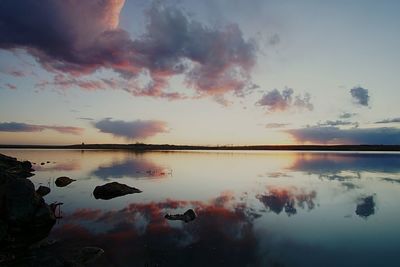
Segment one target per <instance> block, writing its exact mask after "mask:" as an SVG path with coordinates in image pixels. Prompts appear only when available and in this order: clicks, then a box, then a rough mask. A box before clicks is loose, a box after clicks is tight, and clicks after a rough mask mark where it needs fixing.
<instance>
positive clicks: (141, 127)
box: [93, 118, 168, 140]
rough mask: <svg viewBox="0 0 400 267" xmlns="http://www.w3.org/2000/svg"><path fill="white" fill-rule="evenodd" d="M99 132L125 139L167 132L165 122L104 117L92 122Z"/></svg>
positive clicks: (147, 136) (143, 137)
mask: <svg viewBox="0 0 400 267" xmlns="http://www.w3.org/2000/svg"><path fill="white" fill-rule="evenodd" d="M93 125H94V127H96V128H97V129H98V130H100V132H103V133H109V134H112V135H113V136H115V137H123V138H126V139H129V140H131V139H146V138H149V137H151V136H154V135H156V134H159V133H165V132H168V128H167V123H166V122H163V121H157V120H136V121H122V120H112V119H110V118H105V119H103V120H100V121H97V122H95V123H93Z"/></svg>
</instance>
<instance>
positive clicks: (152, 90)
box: [0, 0, 257, 99]
mask: <svg viewBox="0 0 400 267" xmlns="http://www.w3.org/2000/svg"><path fill="white" fill-rule="evenodd" d="M124 2H125V1H124V0H88V1H77V0H71V1H63V0H43V1H41V2H40V3H38V2H37V1H36V0H3V1H1V3H0V48H2V49H7V50H12V49H15V48H22V49H24V50H25V51H26V52H27V53H29V54H31V55H32V56H33V57H34V58H35V59H36V60H37V61H38V62H39V63H40V64H41V65H42V67H44V68H45V69H46V70H48V71H50V72H54V73H56V74H60V73H64V74H66V75H69V76H72V77H75V80H73V79H72V81H71V82H72V83H78V80H76V79H77V78H76V77H78V76H82V75H85V74H90V73H93V72H95V71H97V70H100V69H111V70H114V71H115V72H117V73H119V74H120V78H121V80H123V81H129V82H128V83H126V86H125V88H124V90H125V91H128V92H130V93H132V94H134V95H141V96H142V95H145V96H152V97H167V98H170V99H176V98H178V97H177V96H178V93H176V92H172V93H171V92H167V91H166V88H168V81H169V79H170V78H171V77H173V76H176V75H183V76H184V77H185V79H184V80H185V83H186V85H187V87H191V88H193V89H194V90H195V92H196V93H197V95H199V96H208V95H212V96H215V95H223V94H225V93H227V92H234V93H235V94H237V95H242V94H243V93H244V91H245V90H246V89H248V88H250V87H251V86H250V84H251V83H250V71H251V69H252V68H253V66H254V65H255V61H256V60H255V59H256V56H255V55H256V50H257V49H256V45H255V42H254V41H253V40H246V39H245V38H244V37H243V34H242V32H241V30H240V28H239V27H238V25H236V24H228V25H226V26H224V27H220V28H216V27H210V26H206V25H203V24H202V23H200V22H198V21H195V20H194V19H192V18H191V17H189V16H188V15H187V14H186V13H185V12H184V11H182V10H181V9H179V8H177V7H173V6H164V5H163V4H162V3H161V2H160V1H156V2H155V3H154V4H152V5H151V7H150V8H149V9H148V10H147V12H146V13H145V18H146V25H145V32H144V33H143V35H142V36H137V37H136V38H135V39H132V38H131V37H130V35H129V33H128V32H127V31H125V30H123V29H121V28H120V27H119V16H120V12H121V9H122V7H123V5H124ZM26 10H29V12H28V13H27V12H26ZM49 25H51V27H49ZM143 75H144V76H147V77H148V79H149V81H148V82H147V83H146V84H145V85H142V86H140V82H139V81H140V80H141V79H140V78H141V77H142V76H143ZM56 77H57V76H56ZM56 82H57V81H56ZM49 83H50V82H49ZM45 85H46V84H45ZM98 85H99V84H86V86H87V87H89V88H90V89H92V88H98V87H99V86H98ZM81 87H83V88H84V87H85V85H83V86H82V84H81ZM179 98H182V97H179Z"/></svg>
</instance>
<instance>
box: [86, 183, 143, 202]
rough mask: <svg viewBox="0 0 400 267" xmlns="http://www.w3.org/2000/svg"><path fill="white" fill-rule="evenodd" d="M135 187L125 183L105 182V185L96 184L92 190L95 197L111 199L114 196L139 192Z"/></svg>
mask: <svg viewBox="0 0 400 267" xmlns="http://www.w3.org/2000/svg"><path fill="white" fill-rule="evenodd" d="M141 192H142V191H140V190H139V189H137V188H134V187H130V186H128V185H125V184H120V183H117V182H111V183H107V184H105V185H101V186H96V188H95V189H94V191H93V195H94V197H95V198H96V199H105V200H108V199H112V198H115V197H120V196H124V195H127V194H134V193H141Z"/></svg>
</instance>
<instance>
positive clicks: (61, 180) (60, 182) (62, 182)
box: [55, 176, 76, 187]
mask: <svg viewBox="0 0 400 267" xmlns="http://www.w3.org/2000/svg"><path fill="white" fill-rule="evenodd" d="M74 181H76V180H74V179H71V178H69V177H66V176H61V177H58V178H57V179H56V182H55V184H56V186H58V187H64V186H67V185H69V184H70V183H72V182H74Z"/></svg>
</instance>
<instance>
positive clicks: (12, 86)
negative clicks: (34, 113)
mask: <svg viewBox="0 0 400 267" xmlns="http://www.w3.org/2000/svg"><path fill="white" fill-rule="evenodd" d="M6 86H7V88H8V89H10V90H17V86H16V85H15V84H11V83H6Z"/></svg>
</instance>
